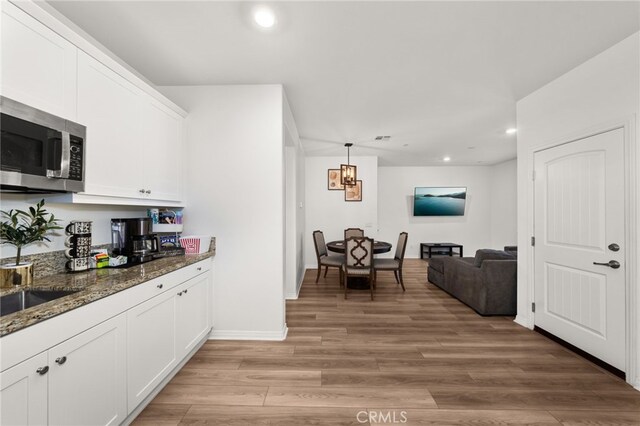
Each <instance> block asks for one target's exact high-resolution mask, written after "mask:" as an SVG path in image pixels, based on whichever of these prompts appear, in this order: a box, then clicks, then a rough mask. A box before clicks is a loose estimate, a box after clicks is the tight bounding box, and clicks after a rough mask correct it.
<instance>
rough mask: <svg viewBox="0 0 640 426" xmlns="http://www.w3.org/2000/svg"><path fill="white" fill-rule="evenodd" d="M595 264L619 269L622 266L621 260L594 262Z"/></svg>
mask: <svg viewBox="0 0 640 426" xmlns="http://www.w3.org/2000/svg"><path fill="white" fill-rule="evenodd" d="M593 264H594V265H601V266H608V267H609V268H613V269H618V268H619V267H620V262H618V261H617V260H610V261H608V262H606V263H599V262H593Z"/></svg>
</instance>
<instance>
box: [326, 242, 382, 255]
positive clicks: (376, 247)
mask: <svg viewBox="0 0 640 426" xmlns="http://www.w3.org/2000/svg"><path fill="white" fill-rule="evenodd" d="M327 250H329V251H332V252H334V253H344V241H343V240H339V241H331V242H328V243H327ZM390 251H391V244H389V243H387V242H385V241H374V242H373V254H380V253H387V252H390Z"/></svg>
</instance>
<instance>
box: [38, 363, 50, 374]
mask: <svg viewBox="0 0 640 426" xmlns="http://www.w3.org/2000/svg"><path fill="white" fill-rule="evenodd" d="M47 371H49V366H48V365H45V366H44V367H40V368H38V369H37V370H36V373H38V374H39V375H41V376H44V375H45V374H47Z"/></svg>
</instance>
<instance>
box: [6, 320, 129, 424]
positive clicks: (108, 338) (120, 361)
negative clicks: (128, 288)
mask: <svg viewBox="0 0 640 426" xmlns="http://www.w3.org/2000/svg"><path fill="white" fill-rule="evenodd" d="M125 334H126V318H125V315H124V314H121V315H118V316H117V317H114V318H111V319H110V320H108V321H105V322H103V323H101V324H98V325H97V326H95V327H93V328H90V329H89V330H87V331H85V332H84V333H81V334H79V335H77V336H75V337H73V338H71V339H69V340H67V341H65V342H63V343H61V344H59V345H57V346H55V347H53V348H51V349H49V350H48V351H46V352H43V353H41V354H39V355H36V356H35V357H33V358H30V359H28V360H26V361H24V362H22V363H20V364H18V365H16V366H15V367H12V368H10V369H8V370H6V371H3V372H2V374H0V383H2V390H1V393H0V401H1V404H2V414H1V422H0V423H1V424H3V425H16V426H17V425H45V424H51V425H82V426H88V425H117V424H120V423H121V422H122V421H123V420H124V419H125V417H126V416H127V409H126V408H127V400H126V386H125V380H126V370H125V356H126V352H125V344H126V339H125Z"/></svg>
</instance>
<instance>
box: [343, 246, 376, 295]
mask: <svg viewBox="0 0 640 426" xmlns="http://www.w3.org/2000/svg"><path fill="white" fill-rule="evenodd" d="M349 277H360V278H367V279H368V281H369V289H370V290H371V300H373V289H374V287H375V274H374V272H373V239H371V238H367V237H351V238H347V240H346V241H345V251H344V264H343V265H342V279H343V280H344V298H345V299H346V298H347V290H348V288H349V287H348V286H347V280H348V278H349Z"/></svg>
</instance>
